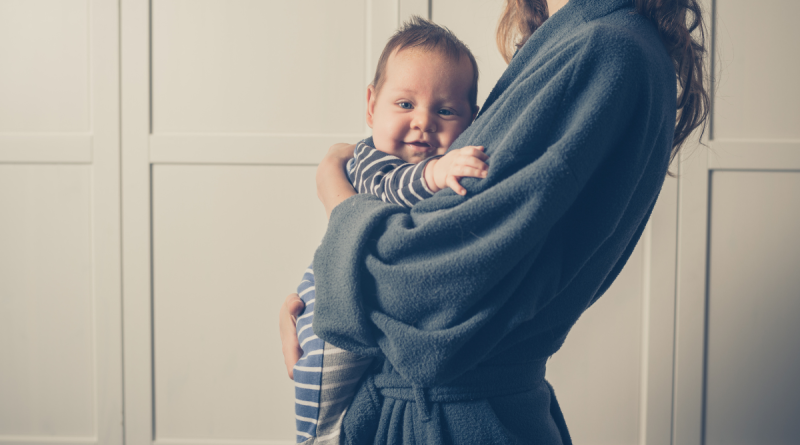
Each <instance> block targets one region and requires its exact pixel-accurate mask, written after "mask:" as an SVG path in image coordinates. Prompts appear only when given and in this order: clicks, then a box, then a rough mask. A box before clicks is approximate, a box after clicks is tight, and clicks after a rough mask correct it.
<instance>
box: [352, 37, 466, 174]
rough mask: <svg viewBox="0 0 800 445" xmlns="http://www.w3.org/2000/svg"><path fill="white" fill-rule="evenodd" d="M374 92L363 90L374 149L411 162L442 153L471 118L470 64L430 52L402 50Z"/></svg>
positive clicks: (388, 66) (392, 60) (372, 89)
mask: <svg viewBox="0 0 800 445" xmlns="http://www.w3.org/2000/svg"><path fill="white" fill-rule="evenodd" d="M384 75H385V76H386V77H385V80H384V82H383V85H382V86H381V89H380V91H379V92H378V93H377V95H376V92H375V88H374V87H373V86H372V85H370V87H369V89H368V90H367V124H369V126H370V127H371V128H372V139H373V141H374V142H375V148H376V149H378V150H380V151H382V152H384V153H388V154H391V155H394V156H397V157H398V158H400V159H403V160H404V161H406V162H411V163H417V162H420V161H422V160H424V159H427V158H429V157H431V156H434V155H437V154H444V152H445V151H446V150H447V148H448V147H450V144H452V143H453V141H454V140H455V139H456V138H457V137H458V135H459V134H461V132H462V131H464V130H465V129H466V128H467V127H468V126H469V124H470V123H471V122H472V120H473V118H474V117H475V115H474V113H473V111H472V107H471V106H470V103H469V100H468V94H469V89H470V87H471V86H472V64H471V63H470V61H469V58H468V57H466V56H463V57H461V58H460V60H459V61H458V63H455V62H453V61H452V60H450V59H448V58H447V57H446V56H444V55H441V54H439V53H438V52H433V51H424V50H418V49H405V50H402V51H400V52H395V53H393V54H392V55H391V56H389V59H388V60H387V62H386V68H385V73H384Z"/></svg>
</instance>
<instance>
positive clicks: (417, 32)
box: [372, 15, 478, 111]
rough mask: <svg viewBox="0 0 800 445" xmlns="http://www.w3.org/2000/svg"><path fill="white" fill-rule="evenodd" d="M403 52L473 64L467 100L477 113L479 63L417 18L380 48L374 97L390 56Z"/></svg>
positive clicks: (452, 36) (444, 31)
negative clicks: (464, 59) (466, 60)
mask: <svg viewBox="0 0 800 445" xmlns="http://www.w3.org/2000/svg"><path fill="white" fill-rule="evenodd" d="M406 48H418V49H421V50H423V51H430V52H433V51H436V52H439V53H440V54H442V55H444V56H445V57H447V58H448V59H450V60H452V61H454V62H458V61H459V59H461V56H462V54H463V55H466V56H467V57H468V58H469V61H470V63H472V86H471V87H470V89H469V93H468V99H469V103H470V106H471V107H472V110H473V111H475V110H477V109H478V62H476V61H475V56H473V55H472V52H471V51H470V50H469V48H468V47H467V45H465V44H464V42H462V41H461V40H459V39H458V37H456V35H455V34H453V32H452V31H450V30H449V29H447V28H445V27H444V26H439V25H437V24H435V23H433V22H430V21H428V20H425V19H423V18H422V17H420V16H417V15H414V16H411V18H410V19H409V20H408V21H406V22H405V23H403V25H402V26H401V27H400V29H398V30H397V32H395V33H394V35H393V36H392V37H391V38H390V39H389V41H388V42H387V43H386V46H385V47H384V48H383V52H382V53H381V57H380V59H378V68H377V69H376V70H375V79H374V80H373V81H372V85H373V86H374V87H375V93H376V94H377V93H378V92H379V91H380V89H381V86H383V82H384V81H385V80H386V75H385V74H384V71H385V70H386V62H387V61H388V60H389V56H390V55H391V54H392V52H394V51H395V50H396V51H398V52H399V51H402V50H404V49H406Z"/></svg>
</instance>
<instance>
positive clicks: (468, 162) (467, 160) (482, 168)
mask: <svg viewBox="0 0 800 445" xmlns="http://www.w3.org/2000/svg"><path fill="white" fill-rule="evenodd" d="M453 169H454V170H456V171H454V172H453V173H454V174H456V175H462V176H472V177H475V178H485V177H486V172H488V171H489V166H488V165H486V163H485V162H483V161H481V160H480V159H477V158H472V157H462V158H459V159H458V160H457V162H456V163H455V166H454V167H453ZM462 171H463V172H468V173H467V174H462V173H461V172H462ZM476 171H477V172H478V173H474V172H476ZM480 172H483V174H481V173H480Z"/></svg>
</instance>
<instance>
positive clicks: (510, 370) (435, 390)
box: [372, 358, 547, 422]
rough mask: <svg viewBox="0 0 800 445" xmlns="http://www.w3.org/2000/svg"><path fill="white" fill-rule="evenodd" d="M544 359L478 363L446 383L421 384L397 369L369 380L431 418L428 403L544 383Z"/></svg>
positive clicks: (503, 392)
mask: <svg viewBox="0 0 800 445" xmlns="http://www.w3.org/2000/svg"><path fill="white" fill-rule="evenodd" d="M546 364H547V359H546V358H544V359H538V360H534V361H529V362H524V363H503V362H502V361H500V362H499V363H496V364H495V362H494V361H493V364H491V365H489V364H485V363H483V364H481V365H478V366H477V367H475V368H474V369H472V370H470V371H467V372H466V373H464V374H462V375H461V376H459V377H457V378H455V379H453V380H451V381H450V382H448V383H447V384H444V385H437V386H432V387H423V386H419V385H415V384H412V383H410V382H408V381H407V380H405V379H403V378H402V377H401V376H400V375H399V374H397V373H396V372H392V373H379V374H377V375H374V377H372V384H374V385H375V388H376V389H377V390H378V391H379V392H380V394H381V395H383V396H384V397H388V398H391V399H395V400H405V401H409V402H414V403H415V404H416V406H417V410H418V413H419V415H420V418H421V419H422V420H423V421H424V422H427V421H428V420H430V418H431V411H430V406H429V405H430V404H431V403H454V402H465V401H471V400H481V399H490V398H494V397H501V396H505V395H510V394H517V393H520V392H525V391H530V390H533V389H535V388H537V387H539V386H540V385H542V384H544V374H545V370H546V366H545V365H546Z"/></svg>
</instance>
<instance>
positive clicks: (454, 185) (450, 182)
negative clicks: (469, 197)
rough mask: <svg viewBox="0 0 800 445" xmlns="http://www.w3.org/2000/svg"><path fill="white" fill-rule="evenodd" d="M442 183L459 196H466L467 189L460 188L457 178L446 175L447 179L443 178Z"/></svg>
mask: <svg viewBox="0 0 800 445" xmlns="http://www.w3.org/2000/svg"><path fill="white" fill-rule="evenodd" d="M444 182H445V184H447V186H448V187H450V188H451V189H453V191H454V192H456V193H458V194H459V195H462V196H464V195H466V194H467V189H465V188H464V187H462V186H461V184H459V182H458V177H457V176H453V175H447V178H445V180H444Z"/></svg>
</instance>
